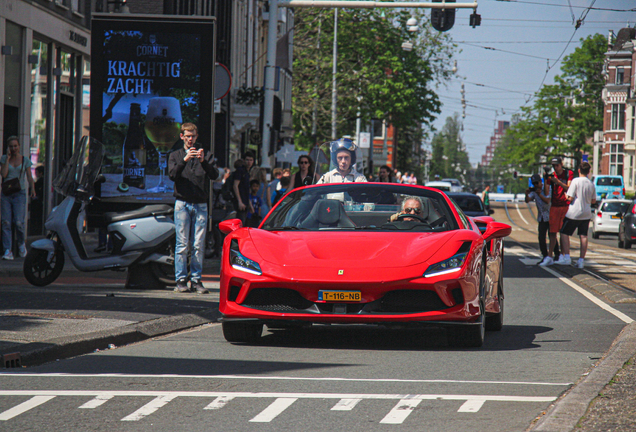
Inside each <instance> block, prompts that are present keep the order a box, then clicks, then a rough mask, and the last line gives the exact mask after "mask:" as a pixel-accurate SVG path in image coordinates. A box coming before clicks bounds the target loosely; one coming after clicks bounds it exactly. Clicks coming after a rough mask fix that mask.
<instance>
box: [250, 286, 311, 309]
mask: <svg viewBox="0 0 636 432" xmlns="http://www.w3.org/2000/svg"><path fill="white" fill-rule="evenodd" d="M313 305H314V303H313V302H310V301H309V300H307V299H306V298H304V297H303V296H301V295H300V294H299V293H298V292H296V291H294V290H291V289H286V288H255V289H253V290H251V291H250V292H249V294H248V295H247V297H246V298H245V301H244V302H243V303H242V304H241V306H244V307H248V308H252V309H260V310H266V311H270V312H304V311H305V310H306V309H308V308H310V307H312V306H313Z"/></svg>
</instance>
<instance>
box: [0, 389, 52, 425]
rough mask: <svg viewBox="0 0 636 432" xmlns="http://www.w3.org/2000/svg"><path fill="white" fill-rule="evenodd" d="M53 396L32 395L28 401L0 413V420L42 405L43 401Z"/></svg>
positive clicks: (9, 418)
mask: <svg viewBox="0 0 636 432" xmlns="http://www.w3.org/2000/svg"><path fill="white" fill-rule="evenodd" d="M54 397H55V395H50V396H44V395H39V396H33V397H32V398H31V399H29V400H28V401H25V402H22V403H21V404H20V405H16V406H14V407H13V408H9V409H8V410H6V411H4V412H2V413H0V420H3V421H6V420H11V419H12V418H13V417H15V416H19V415H20V414H22V413H25V412H27V411H29V410H30V409H32V408H35V407H36V406H38V405H42V404H43V403H45V402H48V401H50V400H51V399H53V398H54Z"/></svg>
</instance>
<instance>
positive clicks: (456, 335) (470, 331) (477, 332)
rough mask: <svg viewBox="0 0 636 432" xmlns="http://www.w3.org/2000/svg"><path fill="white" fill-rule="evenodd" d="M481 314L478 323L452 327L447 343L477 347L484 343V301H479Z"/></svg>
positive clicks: (462, 346) (464, 346) (456, 345)
mask: <svg viewBox="0 0 636 432" xmlns="http://www.w3.org/2000/svg"><path fill="white" fill-rule="evenodd" d="M479 309H480V310H481V316H480V317H479V324H475V325H470V326H458V327H456V328H452V329H451V330H452V331H451V332H450V334H449V344H450V345H452V346H455V347H461V348H479V347H481V346H482V345H483V344H484V340H485V336H486V317H485V314H484V310H485V309H484V303H483V301H480V302H479Z"/></svg>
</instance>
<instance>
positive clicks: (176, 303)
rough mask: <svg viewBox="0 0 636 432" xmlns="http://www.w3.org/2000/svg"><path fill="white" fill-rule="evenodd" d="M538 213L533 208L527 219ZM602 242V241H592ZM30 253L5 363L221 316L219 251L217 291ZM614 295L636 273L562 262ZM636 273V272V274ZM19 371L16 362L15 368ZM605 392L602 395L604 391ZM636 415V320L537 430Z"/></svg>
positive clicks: (7, 334)
mask: <svg viewBox="0 0 636 432" xmlns="http://www.w3.org/2000/svg"><path fill="white" fill-rule="evenodd" d="M493 207H494V208H495V214H494V215H493V217H495V219H496V220H498V221H501V222H505V223H512V224H513V232H512V235H511V236H510V238H509V239H507V240H506V243H507V246H508V247H510V246H513V245H515V244H516V245H520V246H522V247H524V248H526V249H527V250H528V253H529V256H530V255H535V256H537V258H538V257H539V254H538V244H537V234H536V227H535V231H534V232H533V231H532V229H528V228H526V227H523V228H522V227H521V224H520V223H519V225H515V223H518V222H519V221H516V220H515V216H514V214H513V212H506V211H505V209H504V205H503V203H494V205H493ZM531 216H532V215H531V214H530V213H529V212H528V214H526V217H527V218H530V217H531ZM592 247H593V245H592ZM23 262H24V259H19V258H17V259H15V260H14V261H0V296H1V299H2V300H1V304H2V309H0V355H1V356H2V359H3V365H4V367H5V368H20V367H29V366H35V365H38V364H42V363H46V362H50V361H55V360H57V359H63V358H68V357H72V356H77V355H82V354H87V353H90V352H94V351H96V350H106V349H110V348H113V347H116V346H121V345H125V344H129V343H132V342H138V341H142V340H146V339H150V338H153V337H157V336H161V335H165V334H169V333H173V332H177V331H181V330H185V329H188V328H192V327H196V326H200V325H204V324H208V323H214V322H216V321H217V319H218V318H219V316H220V315H219V312H218V301H219V278H220V276H219V274H220V261H219V260H218V259H212V260H205V261H204V272H203V276H204V277H203V284H204V286H205V287H206V288H207V289H208V290H210V294H207V295H200V294H195V293H186V294H179V293H176V292H174V291H173V290H172V289H171V288H166V289H159V290H157V289H126V288H125V287H124V286H125V281H126V273H125V272H114V271H107V270H106V271H100V272H94V273H82V272H79V271H77V270H76V269H75V268H74V267H73V266H72V264H70V262H69V260H66V265H65V268H64V271H63V272H62V275H61V276H60V277H59V278H58V280H57V281H55V282H54V283H52V284H51V285H49V286H47V287H43V288H38V287H34V286H31V285H29V284H28V283H27V281H26V280H25V279H24V276H23V273H22V264H23ZM551 269H553V270H555V271H557V272H558V273H559V274H561V275H562V276H563V277H565V278H566V279H572V280H574V281H576V282H577V283H578V284H580V285H583V286H584V287H586V288H587V289H588V290H590V291H592V292H594V293H596V294H598V295H599V296H601V297H603V298H604V300H605V301H606V302H608V303H610V304H611V303H624V302H636V280H634V281H633V284H634V286H633V287H632V286H627V287H626V286H625V285H632V284H631V283H625V280H624V279H623V280H621V283H622V285H619V284H616V283H613V282H612V281H611V280H601V279H599V278H597V277H595V276H594V275H593V274H591V273H590V272H588V271H583V270H579V269H575V268H574V267H571V268H570V267H565V266H553V267H551ZM634 279H636V278H634ZM8 370H10V369H8ZM599 395H601V396H599ZM635 424H636V323H631V324H629V325H627V326H626V327H625V329H624V330H623V331H622V332H621V334H620V335H619V336H618V337H617V339H616V340H615V341H614V344H613V345H612V347H611V348H610V349H609V350H608V352H607V353H606V354H605V355H604V356H603V358H602V359H601V360H599V362H598V363H597V364H596V365H595V366H594V367H593V368H592V369H591V370H590V371H589V373H588V374H586V375H585V376H583V377H582V378H581V380H580V381H579V382H577V383H576V384H575V385H574V386H573V387H572V388H571V389H569V390H568V391H566V392H565V393H564V394H563V395H562V396H561V397H560V398H559V399H558V400H557V401H556V402H555V403H554V404H553V405H552V406H551V407H550V408H549V409H548V410H546V413H544V415H542V416H540V417H539V418H537V419H536V421H535V422H533V424H532V425H531V426H530V427H529V429H528V430H529V431H555V432H562V431H570V430H576V431H583V432H606V431H609V430H612V431H630V432H631V431H633V430H634V425H635Z"/></svg>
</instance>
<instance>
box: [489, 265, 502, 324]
mask: <svg viewBox="0 0 636 432" xmlns="http://www.w3.org/2000/svg"><path fill="white" fill-rule="evenodd" d="M497 299H498V300H499V309H500V310H499V312H498V313H496V314H492V315H489V316H487V317H486V330H488V331H500V330H501V329H502V328H503V321H504V293H503V263H502V264H501V268H500V270H499V278H498V281H497Z"/></svg>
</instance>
